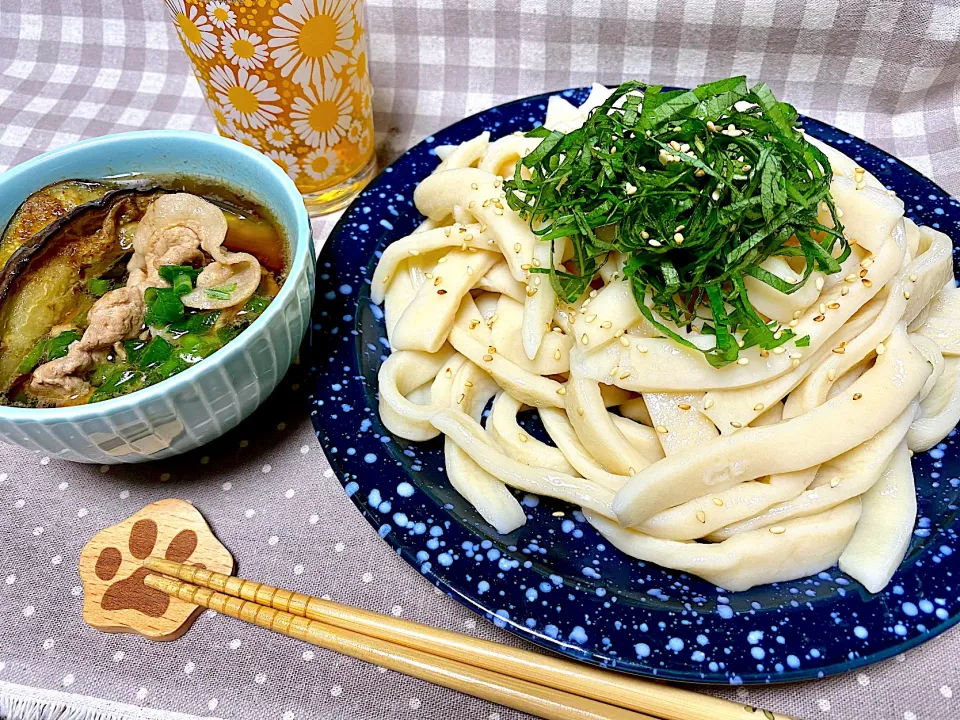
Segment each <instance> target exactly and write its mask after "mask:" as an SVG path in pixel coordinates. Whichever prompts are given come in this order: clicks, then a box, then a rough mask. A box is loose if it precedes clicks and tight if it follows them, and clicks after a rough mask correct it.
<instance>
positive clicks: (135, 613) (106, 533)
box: [78, 498, 233, 640]
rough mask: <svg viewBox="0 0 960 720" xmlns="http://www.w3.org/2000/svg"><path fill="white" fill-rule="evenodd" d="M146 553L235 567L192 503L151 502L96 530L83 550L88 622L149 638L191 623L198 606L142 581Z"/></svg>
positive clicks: (168, 636)
mask: <svg viewBox="0 0 960 720" xmlns="http://www.w3.org/2000/svg"><path fill="white" fill-rule="evenodd" d="M148 557H154V558H164V559H167V560H173V561H175V562H180V563H186V564H188V565H196V566H197V567H202V568H206V569H208V570H213V571H215V572H219V573H225V574H230V573H232V572H233V556H232V555H231V554H230V551H229V550H227V548H225V547H224V546H223V544H222V543H221V542H220V541H219V540H217V538H216V537H215V536H214V534H213V532H212V531H211V530H210V526H209V525H207V522H206V521H205V520H204V519H203V516H202V515H201V514H200V513H199V511H197V509H196V508H195V507H193V505H191V504H190V503H188V502H187V501H185V500H179V499H176V498H170V499H167V500H160V501H158V502H155V503H151V504H150V505H147V506H146V507H145V508H143V509H142V510H139V511H138V512H136V513H134V514H133V515H131V516H130V517H128V518H127V519H126V520H124V521H123V522H120V523H117V524H116V525H111V526H110V527H108V528H104V529H103V530H101V531H100V532H98V533H97V534H96V535H94V536H93V537H92V538H91V539H90V541H89V542H88V543H87V544H86V545H85V546H84V548H83V550H82V551H81V553H80V563H79V568H78V569H79V571H80V579H81V580H82V581H83V591H84V592H83V619H84V621H85V622H86V623H87V624H88V625H90V626H92V627H94V628H96V629H98V630H103V631H104V632H122V633H126V632H135V633H139V634H141V635H143V636H145V637H147V638H150V639H151V640H176V639H177V638H178V637H180V636H181V635H183V633H185V632H186V631H187V630H188V629H189V628H190V625H191V624H192V623H193V621H194V620H195V619H196V617H197V615H199V614H200V610H201V608H199V607H198V606H196V605H192V604H190V603H187V602H184V601H183V600H179V599H177V598H171V597H169V596H168V595H166V594H165V593H162V592H160V591H159V590H154V589H153V588H149V587H147V586H146V585H144V583H143V579H144V577H146V575H147V574H148V572H149V571H147V570H146V569H144V568H143V566H142V563H143V561H144V560H145V559H146V558H148Z"/></svg>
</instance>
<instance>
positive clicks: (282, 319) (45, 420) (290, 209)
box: [0, 130, 316, 464]
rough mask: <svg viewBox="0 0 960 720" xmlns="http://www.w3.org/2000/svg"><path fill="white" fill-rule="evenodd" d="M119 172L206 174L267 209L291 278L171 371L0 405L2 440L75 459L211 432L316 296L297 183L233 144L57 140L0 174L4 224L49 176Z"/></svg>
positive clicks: (117, 459) (155, 448)
mask: <svg viewBox="0 0 960 720" xmlns="http://www.w3.org/2000/svg"><path fill="white" fill-rule="evenodd" d="M124 173H145V174H157V175H170V174H175V175H184V176H190V177H194V178H200V179H204V180H212V181H215V182H218V183H220V184H222V185H225V186H226V187H228V188H230V189H232V190H234V191H236V192H239V193H241V194H242V195H245V196H247V197H249V198H251V199H252V200H254V201H256V202H258V203H259V204H261V205H263V206H265V207H267V208H269V209H270V210H271V211H272V212H273V214H274V217H275V219H276V220H277V222H278V223H279V224H280V226H281V228H282V229H283V231H284V234H285V236H286V238H287V241H288V242H289V244H290V258H291V262H290V270H289V273H288V276H287V281H286V282H285V283H284V285H283V287H282V288H281V289H280V294H279V295H277V297H276V299H274V301H273V302H272V303H271V304H270V305H269V307H268V308H267V309H266V311H265V312H264V313H263V315H261V316H260V317H259V318H258V319H257V320H256V322H254V323H253V324H252V325H251V326H250V327H249V328H247V329H246V330H245V331H243V332H242V333H240V335H239V336H238V337H237V338H236V339H235V340H233V341H232V342H230V343H229V344H227V345H226V346H225V347H224V348H222V349H221V350H218V351H217V352H216V353H214V354H213V355H211V356H210V357H208V358H206V359H205V360H204V361H203V362H200V363H198V364H196V365H194V366H193V367H191V368H190V369H188V370H185V371H184V372H182V373H180V374H178V375H174V376H173V377H172V378H170V379H168V380H164V381H163V382H160V383H157V384H156V385H153V386H151V387H148V388H145V389H144V390H139V391H137V392H135V393H131V394H130V395H126V396H124V397H119V398H116V399H113V400H106V401H104V402H100V403H94V404H91V405H82V406H79V407H70V408H49V409H26V408H12V407H4V406H0V441H2V442H5V443H9V444H12V445H19V446H21V447H24V448H27V449H29V450H35V451H38V452H43V453H45V454H47V455H49V456H51V457H58V458H63V459H65V460H73V461H75V462H89V463H103V464H113V463H134V462H144V461H147V460H159V459H161V458H166V457H170V456H171V455H177V454H179V453H182V452H186V451H187V450H192V449H193V448H196V447H198V446H200V445H203V444H204V443H207V442H210V441H211V440H213V439H214V438H217V437H219V436H220V435H222V434H223V433H225V432H226V431H227V430H230V429H231V428H232V427H234V426H235V425H237V424H238V423H239V422H240V421H241V420H243V419H244V418H245V417H247V416H248V415H249V414H250V413H252V412H253V411H254V410H255V409H256V408H257V406H258V405H260V403H261V402H263V400H264V399H265V398H266V397H267V396H268V395H269V394H270V393H271V392H272V391H273V389H274V388H275V387H276V386H277V383H278V382H280V379H281V378H282V377H283V375H284V373H286V371H287V368H289V367H290V363H291V362H292V360H293V358H294V356H295V355H296V353H297V350H298V349H299V346H300V341H301V339H302V338H303V335H304V333H305V332H306V329H307V325H308V323H309V321H310V308H311V306H312V304H313V290H314V273H315V264H316V259H315V254H314V249H313V238H312V236H311V234H310V219H309V218H308V217H307V211H306V209H305V208H304V205H303V200H302V198H301V197H300V193H299V192H298V191H297V188H296V186H295V185H294V184H293V181H292V180H290V178H288V177H287V176H286V174H284V172H283V171H282V170H281V169H280V168H279V167H278V166H277V165H276V164H274V163H273V162H272V161H271V160H270V159H269V158H267V157H265V156H264V155H261V154H260V153H258V152H256V151H255V150H252V149H251V148H248V147H246V146H245V145H242V144H240V143H238V142H234V141H233V140H226V139H224V138H221V137H218V136H216V135H208V134H205V133H196V132H181V131H166V130H156V131H152V130H151V131H142V132H130V133H123V134H120V135H107V136H104V137H100V138H95V139H93V140H85V141H83V142H79V143H76V144H74V145H69V146H67V147H63V148H60V149H58V150H54V151H52V152H49V153H46V154H45V155H41V156H39V157H36V158H34V159H32V160H30V161H28V162H25V163H23V164H22V165H18V166H16V167H15V168H12V169H11V170H8V171H7V172H5V173H3V174H2V175H0V228H2V227H4V226H5V225H6V223H7V222H8V220H9V219H10V217H11V216H12V215H13V213H14V212H15V211H16V209H17V208H18V207H19V206H20V204H21V203H22V202H23V201H24V199H26V197H27V196H28V195H29V194H30V193H32V192H35V191H36V190H39V189H40V188H42V187H44V186H46V185H49V184H50V183H53V182H57V181H58V180H67V179H70V178H86V179H98V178H103V177H108V176H115V175H122V174H124Z"/></svg>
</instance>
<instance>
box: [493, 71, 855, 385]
mask: <svg viewBox="0 0 960 720" xmlns="http://www.w3.org/2000/svg"><path fill="white" fill-rule="evenodd" d="M527 135H528V137H534V138H542V141H541V142H540V144H539V145H538V146H537V147H536V148H535V149H534V150H533V151H532V152H531V153H530V154H529V155H527V156H526V157H524V158H523V159H522V160H521V162H519V163H517V169H516V172H515V174H514V177H513V178H512V179H508V180H507V181H505V183H504V189H505V192H506V199H507V202H508V204H509V205H510V207H511V208H513V209H514V210H517V211H519V212H520V214H521V216H522V217H523V218H525V219H527V220H528V221H529V222H530V226H531V228H532V229H533V231H534V233H536V234H537V235H538V236H539V237H540V239H541V240H543V241H546V242H552V241H554V240H556V239H557V238H562V237H567V238H569V239H570V241H571V242H572V243H573V259H572V261H571V262H570V263H568V265H567V266H566V270H557V269H554V268H533V269H531V272H544V273H549V274H550V280H551V284H552V285H553V287H554V288H555V289H556V291H557V294H558V295H559V296H560V298H562V299H563V300H565V301H566V302H575V301H576V300H577V299H578V298H579V297H580V296H581V295H582V294H583V293H584V292H585V291H586V290H587V289H588V288H589V287H590V283H591V282H592V280H593V278H594V277H595V276H596V274H597V272H598V270H599V266H600V264H601V263H602V262H603V261H604V260H603V258H604V256H605V255H606V254H607V253H608V252H609V251H611V250H618V251H620V252H621V253H623V254H624V255H625V256H626V258H627V260H626V264H625V267H624V274H625V278H624V280H625V281H627V282H630V283H631V286H632V290H633V294H634V297H635V299H636V301H637V305H638V306H639V308H640V310H641V312H642V313H643V315H644V316H645V317H646V319H647V320H648V321H649V322H651V323H652V324H653V325H654V326H656V327H657V329H659V330H660V332H662V333H663V334H664V335H665V336H667V337H669V338H672V339H673V340H674V341H676V342H678V343H680V344H682V345H684V346H686V347H689V348H691V349H694V350H697V351H699V352H703V353H704V354H705V355H706V359H707V360H708V361H709V362H710V364H711V365H713V366H715V367H722V366H724V365H727V364H729V363H731V362H734V361H736V360H737V357H738V353H739V351H740V349H741V348H749V347H753V346H755V345H756V346H759V347H760V348H762V349H765V350H770V349H773V348H775V347H777V346H779V345H783V344H784V343H787V342H788V341H790V340H791V339H792V338H794V336H795V333H794V332H793V331H792V330H791V329H789V328H781V327H779V326H778V325H777V323H776V322H773V321H767V320H765V318H763V317H761V315H760V314H759V313H758V312H757V310H756V309H755V308H754V307H753V305H752V304H751V303H750V299H749V297H748V295H747V290H746V287H745V286H744V281H743V278H744V276H746V275H749V276H751V277H754V278H756V279H757V280H759V281H761V282H763V283H766V284H767V285H769V286H771V287H773V288H774V289H776V290H777V291H779V292H781V293H786V294H789V293H793V292H795V291H796V290H798V289H799V288H800V287H801V286H802V285H803V284H804V283H805V282H806V280H807V278H808V277H809V276H810V274H811V273H812V272H813V271H814V270H820V271H822V272H824V273H827V274H831V273H836V272H838V271H839V270H840V263H842V262H843V261H844V260H845V259H846V258H847V257H848V256H849V254H850V247H849V244H848V242H847V240H846V239H845V238H844V235H843V226H842V225H841V223H840V220H839V218H838V215H837V211H836V208H835V206H834V204H833V200H832V198H831V196H830V179H831V177H832V169H831V167H830V162H829V160H828V159H827V158H826V156H825V155H824V154H823V153H822V152H821V151H820V150H819V149H818V148H816V147H814V146H813V145H811V144H810V143H808V142H806V140H805V139H804V138H803V135H802V134H801V133H800V131H799V124H798V116H797V111H796V110H795V109H794V108H793V107H792V106H791V105H789V104H787V103H784V102H780V101H778V100H777V99H776V98H775V97H774V95H773V93H772V92H771V90H770V88H768V87H767V86H766V85H765V84H763V83H761V84H759V85H756V86H754V87H753V88H751V89H748V88H747V84H746V79H745V78H744V77H733V78H728V79H726V80H719V81H717V82H711V83H707V84H704V85H700V86H698V87H696V88H694V89H693V90H672V91H668V92H664V91H663V89H662V86H659V85H647V84H644V83H640V82H635V81H634V82H626V83H623V84H622V85H620V87H618V88H617V89H616V90H615V91H614V92H613V94H612V95H611V96H610V98H609V99H608V100H607V101H606V102H604V103H603V105H601V106H600V107H598V108H597V109H596V110H594V111H593V112H592V113H591V114H590V116H589V118H588V119H587V121H586V122H585V123H584V125H583V127H581V128H579V129H577V130H574V131H573V132H570V133H568V134H564V133H560V132H557V131H551V130H547V129H545V128H537V129H536V130H533V131H532V132H530V133H527ZM523 170H526V171H528V173H529V178H527V177H525V175H526V174H527V173H526V172H523ZM821 207H826V208H828V209H829V212H830V215H831V216H832V219H833V225H834V227H833V228H828V227H826V226H825V225H823V224H822V223H820V222H819V221H818V219H817V216H818V211H819V210H820V208H821ZM773 256H780V257H784V258H791V257H802V258H804V259H805V266H804V270H803V273H802V276H801V277H800V278H797V279H796V282H793V283H791V282H788V281H787V280H784V279H783V278H780V277H778V276H777V275H774V274H773V273H771V272H768V271H767V270H765V269H764V268H762V267H760V265H761V263H763V262H764V261H765V260H766V259H768V258H770V257H773ZM651 308H652V309H651ZM655 313H656V314H655ZM658 316H659V318H669V320H670V321H671V322H672V323H673V324H674V328H671V327H670V326H668V325H667V324H665V323H664V322H661V320H660V319H659V318H658ZM684 326H686V327H687V328H688V331H689V330H693V331H694V332H700V333H703V334H711V335H715V338H716V343H715V346H714V347H712V348H710V349H707V350H703V349H701V348H699V347H698V346H697V345H695V344H694V343H692V342H691V341H690V340H689V339H688V338H687V337H684V335H681V334H679V333H678V332H677V331H676V329H675V328H678V327H680V328H682V327H684ZM803 339H804V338H799V340H803ZM738 340H739V342H738ZM807 342H809V341H807ZM797 344H798V345H800V344H801V343H800V342H798V343H797Z"/></svg>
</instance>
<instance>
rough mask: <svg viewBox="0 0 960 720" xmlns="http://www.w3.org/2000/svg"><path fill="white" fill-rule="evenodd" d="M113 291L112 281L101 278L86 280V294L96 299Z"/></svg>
mask: <svg viewBox="0 0 960 720" xmlns="http://www.w3.org/2000/svg"><path fill="white" fill-rule="evenodd" d="M112 289H113V281H112V280H105V279H103V278H90V279H89V280H87V292H88V293H90V294H91V295H95V296H96V297H103V296H104V295H106V294H107V293H108V292H110V291H111V290H112Z"/></svg>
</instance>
